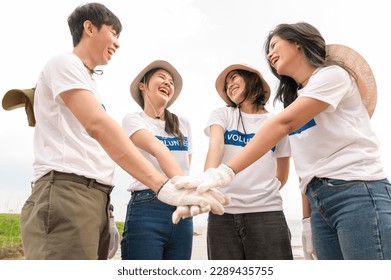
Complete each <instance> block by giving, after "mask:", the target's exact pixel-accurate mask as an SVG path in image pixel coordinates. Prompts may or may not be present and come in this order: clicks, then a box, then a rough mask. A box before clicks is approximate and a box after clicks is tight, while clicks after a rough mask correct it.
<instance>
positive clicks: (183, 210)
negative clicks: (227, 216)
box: [172, 188, 231, 224]
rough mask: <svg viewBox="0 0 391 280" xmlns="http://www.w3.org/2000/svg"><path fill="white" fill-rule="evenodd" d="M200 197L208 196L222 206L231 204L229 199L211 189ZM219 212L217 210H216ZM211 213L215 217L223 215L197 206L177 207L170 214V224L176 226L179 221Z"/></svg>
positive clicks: (208, 208)
mask: <svg viewBox="0 0 391 280" xmlns="http://www.w3.org/2000/svg"><path fill="white" fill-rule="evenodd" d="M201 195H202V196H209V197H212V198H215V199H217V200H218V201H219V202H220V203H221V204H222V205H228V204H229V203H230V202H231V198H230V197H228V196H224V195H223V194H222V193H221V192H219V191H218V190H217V189H215V188H213V189H210V190H209V191H207V192H204V193H202V194H201ZM218 210H219V209H218ZM209 211H212V213H214V214H217V215H223V214H224V211H223V212H214V211H213V209H211V208H210V207H206V208H200V207H198V206H195V205H192V206H178V207H177V209H176V210H175V211H174V213H173V214H172V223H173V224H177V223H179V221H180V220H181V219H186V218H188V217H192V216H196V215H198V214H202V213H207V212H209Z"/></svg>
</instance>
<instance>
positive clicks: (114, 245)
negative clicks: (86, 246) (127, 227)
mask: <svg viewBox="0 0 391 280" xmlns="http://www.w3.org/2000/svg"><path fill="white" fill-rule="evenodd" d="M109 232H110V245H109V254H108V258H109V259H112V258H113V257H114V256H115V253H116V252H117V250H118V246H119V232H118V229H117V226H116V225H115V221H114V217H110V220H109Z"/></svg>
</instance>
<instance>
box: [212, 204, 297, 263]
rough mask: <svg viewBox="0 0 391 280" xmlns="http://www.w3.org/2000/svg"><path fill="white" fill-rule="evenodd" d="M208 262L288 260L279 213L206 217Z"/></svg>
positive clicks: (287, 236)
mask: <svg viewBox="0 0 391 280" xmlns="http://www.w3.org/2000/svg"><path fill="white" fill-rule="evenodd" d="M207 245H208V258H209V259H210V260H292V259H293V256H292V247H291V234H290V231H289V228H288V225H287V223H286V220H285V216H284V213H283V212H282V211H271V212H258V213H245V214H223V215H222V216H219V215H215V214H212V213H209V219H208V235H207Z"/></svg>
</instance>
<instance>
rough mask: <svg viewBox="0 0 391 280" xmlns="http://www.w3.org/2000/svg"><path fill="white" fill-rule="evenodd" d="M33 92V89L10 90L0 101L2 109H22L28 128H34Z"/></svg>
mask: <svg viewBox="0 0 391 280" xmlns="http://www.w3.org/2000/svg"><path fill="white" fill-rule="evenodd" d="M34 92H35V88H29V89H11V90H9V91H7V92H6V94H5V95H4V96H3V100H2V105H3V109H4V110H7V111H10V110H14V109H17V108H20V107H24V108H25V111H26V114H27V120H28V123H29V126H35V116H34V107H33V106H34Z"/></svg>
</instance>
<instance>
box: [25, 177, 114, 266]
mask: <svg viewBox="0 0 391 280" xmlns="http://www.w3.org/2000/svg"><path fill="white" fill-rule="evenodd" d="M112 188H113V187H112V186H107V185H103V184H99V183H97V182H95V180H92V179H87V178H85V177H82V176H78V175H75V174H67V173H60V172H56V171H52V172H50V173H48V174H47V175H45V176H43V177H42V178H41V179H39V180H38V181H37V182H36V184H35V186H34V187H33V189H32V193H31V195H30V197H29V198H28V199H27V201H26V202H25V204H24V206H23V208H22V212H21V221H20V223H21V234H22V243H23V251H24V255H25V258H26V259H35V260H38V259H40V260H96V259H107V254H108V249H109V242H110V233H109V222H108V221H109V217H108V206H109V204H110V193H111V190H112Z"/></svg>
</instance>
